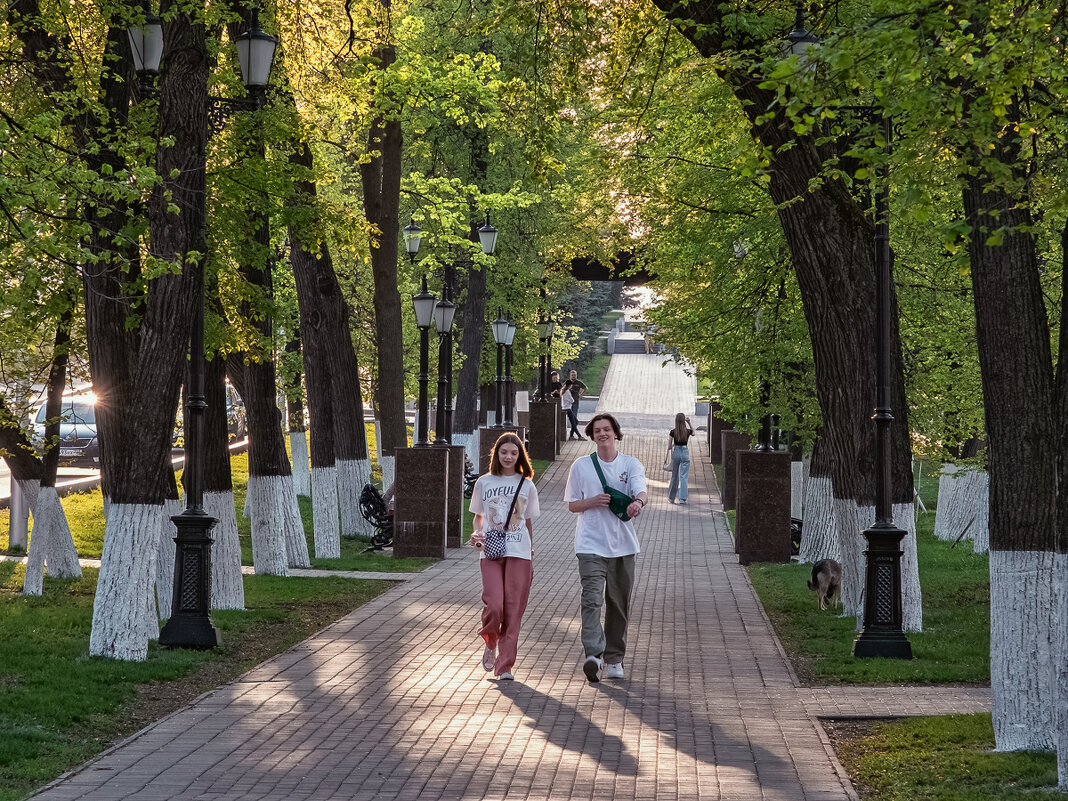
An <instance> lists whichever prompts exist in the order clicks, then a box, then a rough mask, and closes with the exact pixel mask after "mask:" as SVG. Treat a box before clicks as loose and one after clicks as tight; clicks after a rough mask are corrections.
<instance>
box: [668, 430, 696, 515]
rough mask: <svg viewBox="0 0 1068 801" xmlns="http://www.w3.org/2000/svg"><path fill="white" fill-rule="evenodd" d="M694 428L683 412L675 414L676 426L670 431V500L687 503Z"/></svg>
mask: <svg viewBox="0 0 1068 801" xmlns="http://www.w3.org/2000/svg"><path fill="white" fill-rule="evenodd" d="M692 436H693V428H692V427H691V426H690V418H689V417H687V416H686V415H685V414H683V413H682V412H679V413H678V414H677V415H675V427H674V428H673V429H671V431H669V432H668V451H667V461H668V462H670V463H671V484H670V485H668V501H670V502H671V503H675V498H676V497H678V499H679V503H686V498H687V496H688V495H689V492H688V487H687V486H686V482H687V480H688V479H689V477H690V448H689V442H690V437H692Z"/></svg>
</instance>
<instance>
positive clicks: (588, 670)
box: [582, 656, 604, 682]
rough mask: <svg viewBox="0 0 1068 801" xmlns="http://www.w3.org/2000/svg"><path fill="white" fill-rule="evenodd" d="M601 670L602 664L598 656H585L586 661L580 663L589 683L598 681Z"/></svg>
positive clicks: (602, 668)
mask: <svg viewBox="0 0 1068 801" xmlns="http://www.w3.org/2000/svg"><path fill="white" fill-rule="evenodd" d="M603 670H604V662H603V661H602V660H601V657H599V656H587V657H586V661H585V662H583V663H582V672H583V673H585V674H586V678H587V679H589V680H590V681H591V682H595V681H600V680H601V672H602V671H603Z"/></svg>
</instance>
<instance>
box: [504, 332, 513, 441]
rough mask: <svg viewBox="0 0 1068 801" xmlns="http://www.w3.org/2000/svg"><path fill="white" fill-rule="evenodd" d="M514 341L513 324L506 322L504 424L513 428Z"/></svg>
mask: <svg viewBox="0 0 1068 801" xmlns="http://www.w3.org/2000/svg"><path fill="white" fill-rule="evenodd" d="M514 339H515V323H513V322H512V321H511V320H509V321H508V333H507V335H506V336H505V340H504V391H505V396H504V424H505V425H506V426H514V425H515V420H514V408H515V393H514V392H513V391H512V341H513V340H514Z"/></svg>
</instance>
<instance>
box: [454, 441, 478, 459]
mask: <svg viewBox="0 0 1068 801" xmlns="http://www.w3.org/2000/svg"><path fill="white" fill-rule="evenodd" d="M452 444H453V445H463V446H464V456H466V457H467V458H468V459H470V460H471V464H473V465H477V464H478V437H477V436H475V435H474V434H453V435H452Z"/></svg>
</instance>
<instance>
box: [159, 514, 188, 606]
mask: <svg viewBox="0 0 1068 801" xmlns="http://www.w3.org/2000/svg"><path fill="white" fill-rule="evenodd" d="M181 513H182V502H181V501H180V500H178V499H177V498H167V499H166V500H164V501H163V518H162V520H161V521H160V528H159V553H158V554H157V555H156V604H157V605H158V606H159V617H160V619H161V620H167V619H168V618H170V616H171V601H172V600H173V599H174V551H175V545H174V538H175V537H176V536H178V529H177V527H176V526H175V525H174V523H173V522H171V518H172V517H174V516H175V515H180V514H181Z"/></svg>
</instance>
